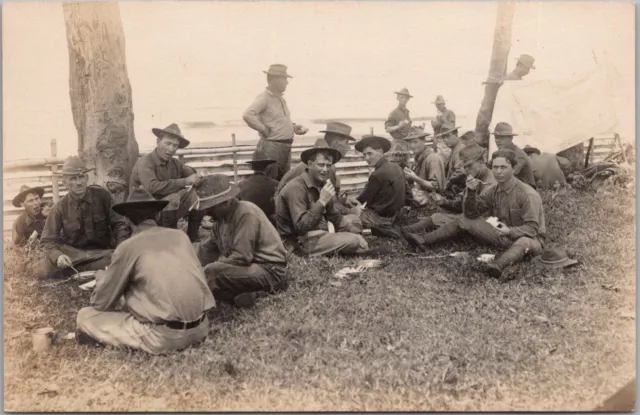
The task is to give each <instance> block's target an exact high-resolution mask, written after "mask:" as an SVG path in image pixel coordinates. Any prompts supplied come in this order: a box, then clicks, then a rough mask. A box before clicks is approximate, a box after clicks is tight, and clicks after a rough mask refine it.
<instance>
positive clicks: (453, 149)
mask: <svg viewBox="0 0 640 415" xmlns="http://www.w3.org/2000/svg"><path fill="white" fill-rule="evenodd" d="M444 128H445V130H444V131H443V132H442V133H441V134H440V139H442V140H443V141H444V144H445V145H446V146H447V148H448V149H449V150H450V151H449V155H448V156H447V161H446V162H445V164H444V172H445V180H446V184H445V188H444V192H451V193H453V194H459V193H462V191H463V189H464V181H465V178H466V175H465V173H464V166H463V165H462V161H461V160H460V150H462V149H463V148H464V147H465V145H464V144H463V143H462V142H461V141H460V139H459V138H458V129H459V128H460V127H456V126H455V125H454V124H448V125H445V127H444ZM444 192H442V193H444Z"/></svg>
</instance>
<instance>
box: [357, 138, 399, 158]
mask: <svg viewBox="0 0 640 415" xmlns="http://www.w3.org/2000/svg"><path fill="white" fill-rule="evenodd" d="M372 144H377V145H376V147H382V152H383V153H386V152H387V151H389V150H390V149H391V141H389V140H387V139H386V138H384V137H380V136H377V135H371V134H368V135H363V136H362V139H361V140H360V141H358V142H357V143H356V144H355V148H356V151H359V152H361V153H362V152H363V151H364V149H365V148H367V147H370V146H371V145H372Z"/></svg>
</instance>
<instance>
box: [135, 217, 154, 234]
mask: <svg viewBox="0 0 640 415" xmlns="http://www.w3.org/2000/svg"><path fill="white" fill-rule="evenodd" d="M155 227H158V224H157V223H156V221H155V220H153V219H147V220H144V221H142V222H141V223H140V224H139V225H138V226H136V227H135V230H134V231H133V234H134V235H135V234H137V233H140V232H144V231H146V230H147V229H151V228H155Z"/></svg>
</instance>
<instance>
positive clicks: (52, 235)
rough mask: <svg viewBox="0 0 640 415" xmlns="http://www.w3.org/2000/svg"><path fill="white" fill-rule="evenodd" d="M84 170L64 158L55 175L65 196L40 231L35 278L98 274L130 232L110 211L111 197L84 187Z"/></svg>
mask: <svg viewBox="0 0 640 415" xmlns="http://www.w3.org/2000/svg"><path fill="white" fill-rule="evenodd" d="M91 170H93V169H88V168H87V167H86V166H85V164H84V163H83V162H82V160H80V158H79V157H78V156H71V157H69V158H67V160H66V161H65V162H64V164H63V166H62V170H61V171H60V172H59V174H60V175H62V177H63V180H64V184H65V186H66V188H67V189H68V191H69V192H68V193H67V194H66V195H64V196H63V197H62V198H61V199H60V201H59V202H58V203H56V204H55V205H54V206H53V208H52V209H51V211H50V212H49V217H47V221H46V222H45V225H44V229H43V231H42V246H43V248H44V251H45V255H46V258H45V259H44V260H43V262H42V263H41V266H39V267H37V271H36V274H38V276H39V277H42V276H45V275H51V274H52V273H54V272H56V271H58V270H62V269H70V268H71V267H73V268H75V269H76V270H78V271H89V270H98V269H102V268H104V267H105V266H106V265H108V264H109V261H110V259H111V254H112V253H113V248H115V247H116V246H118V245H119V244H120V243H121V242H122V241H124V240H125V239H127V238H128V237H129V235H130V234H131V229H130V228H129V226H128V225H127V224H126V222H125V220H124V218H122V216H120V215H118V214H117V213H116V212H114V211H112V210H111V203H112V200H111V194H110V193H109V192H108V191H107V190H105V189H103V188H102V187H100V186H88V185H87V184H88V181H89V176H88V175H87V172H89V171H91Z"/></svg>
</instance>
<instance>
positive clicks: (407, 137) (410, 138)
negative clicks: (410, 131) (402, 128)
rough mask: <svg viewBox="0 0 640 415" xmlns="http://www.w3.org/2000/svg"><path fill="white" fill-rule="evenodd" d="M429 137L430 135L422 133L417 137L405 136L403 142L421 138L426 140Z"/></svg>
mask: <svg viewBox="0 0 640 415" xmlns="http://www.w3.org/2000/svg"><path fill="white" fill-rule="evenodd" d="M430 135H431V133H422V134H417V135H411V136H406V137H405V138H403V140H405V141H413V140H419V139H421V138H427V137H429V136H430Z"/></svg>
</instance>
